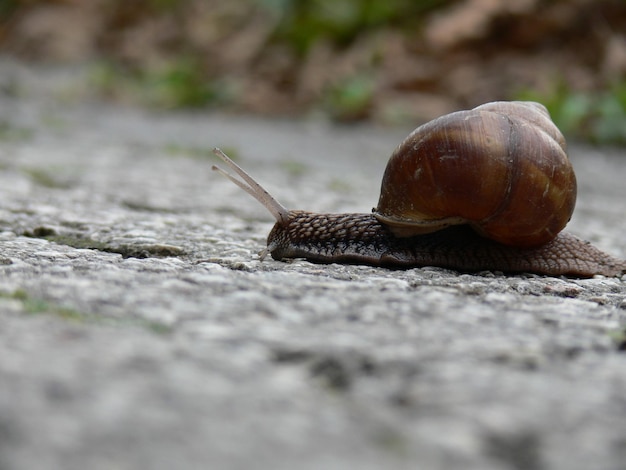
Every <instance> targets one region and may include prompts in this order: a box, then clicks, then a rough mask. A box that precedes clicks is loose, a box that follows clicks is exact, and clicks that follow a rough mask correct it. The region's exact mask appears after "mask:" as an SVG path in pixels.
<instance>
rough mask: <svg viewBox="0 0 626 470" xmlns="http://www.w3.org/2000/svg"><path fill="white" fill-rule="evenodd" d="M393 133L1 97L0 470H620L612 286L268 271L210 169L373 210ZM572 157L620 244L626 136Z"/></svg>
mask: <svg viewBox="0 0 626 470" xmlns="http://www.w3.org/2000/svg"><path fill="white" fill-rule="evenodd" d="M0 78H1V77H0ZM408 131H409V129H406V130H398V129H384V128H376V127H368V126H357V127H346V128H341V127H335V126H331V125H327V124H323V123H320V122H318V121H307V120H303V121H300V122H293V121H292V122H287V121H267V120H265V121H261V120H252V119H247V118H243V117H237V116H228V115H215V114H205V113H195V114H184V113H161V114H156V113H146V112H141V111H137V110H129V109H123V108H111V107H107V106H104V105H102V104H84V103H83V104H66V105H63V106H60V105H59V104H58V102H51V101H49V100H45V99H43V98H42V97H40V96H39V95H37V94H36V93H32V94H28V93H23V94H20V93H18V94H17V96H9V95H8V94H5V95H4V96H2V97H1V98H0V197H1V199H0V279H1V282H0V469H2V470H13V469H26V468H28V469H32V470H39V469H46V470H47V469H59V470H60V469H64V470H73V469H76V470H78V469H86V468H88V469H95V470H100V469H102V470H104V469H118V470H131V469H137V468H150V469H164V470H165V469H171V468H180V469H207V468H215V469H218V468H223V469H226V468H228V469H250V468H255V469H257V468H263V469H279V470H281V469H285V470H287V469H294V468H298V469H346V468H359V469H381V468H394V469H395V468H398V469H403V468H406V469H416V468H420V469H435V470H437V469H441V470H444V469H445V470H450V469H452V470H454V469H463V470H467V469H476V470H479V469H480V470H505V469H507V470H508V469H524V470H542V469H568V470H575V469H580V470H588V469H595V470H618V469H623V468H624V465H625V464H624V462H626V355H625V354H624V352H623V350H624V349H626V280H625V279H616V278H602V277H596V278H592V279H587V280H577V279H565V278H553V277H541V276H535V275H518V276H512V277H507V276H503V275H502V274H501V273H492V272H482V273H478V274H475V275H469V274H459V273H457V272H454V271H449V270H445V269H440V268H431V267H426V268H421V269H410V270H406V271H391V270H386V269H380V268H372V267H363V266H341V265H327V266H325V265H314V264H310V263H308V262H305V261H302V260H296V261H293V262H290V263H282V262H277V261H273V260H270V259H267V260H265V261H264V262H260V261H259V259H258V255H257V253H258V252H259V251H260V250H261V249H262V248H263V247H264V242H265V237H266V235H267V233H268V232H269V230H270V228H271V226H272V223H273V221H272V219H271V216H270V215H269V214H267V213H266V212H265V210H264V209H263V208H262V207H261V206H259V205H258V203H257V202H256V201H254V200H253V199H252V198H250V196H248V195H247V194H245V193H244V192H243V191H241V190H240V189H238V188H237V187H235V186H234V185H232V184H231V183H230V182H229V181H227V180H226V179H225V178H222V177H221V176H220V175H218V174H216V173H214V172H212V171H211V164H213V163H216V159H215V157H213V156H212V155H211V153H210V150H211V148H212V147H214V146H220V147H222V148H224V149H225V150H226V151H229V152H230V153H231V154H232V155H234V156H236V157H237V160H238V161H239V162H240V163H241V164H242V165H243V166H244V167H245V168H247V169H248V170H249V171H250V173H251V174H253V175H254V176H255V177H256V178H257V179H258V180H259V181H260V182H261V183H263V184H264V185H265V186H266V187H267V189H268V190H270V191H271V192H272V193H273V194H274V195H275V196H276V197H277V198H278V199H279V200H280V201H281V202H282V203H283V204H285V205H286V206H288V207H290V208H300V209H308V210H318V211H327V212H339V211H364V212H367V211H369V210H370V209H371V207H372V206H373V205H375V204H376V201H377V198H378V191H379V184H380V177H381V175H382V170H383V168H384V166H385V163H386V159H387V158H388V156H389V155H390V154H391V152H392V150H393V149H394V148H395V146H396V145H397V144H398V143H399V142H400V141H401V140H402V138H403V136H404V135H406V134H407V133H408ZM571 158H572V160H573V163H574V166H575V168H576V171H577V175H578V179H579V198H578V206H577V209H576V212H575V215H574V218H573V220H572V221H571V223H570V225H569V226H568V230H570V231H572V232H573V233H575V234H577V235H579V236H581V237H584V238H586V239H588V240H590V241H592V242H593V243H594V244H596V245H598V246H599V247H601V248H602V249H604V250H606V251H608V252H610V253H612V254H614V255H616V256H620V257H622V258H623V257H626V237H624V233H626V221H625V217H624V214H626V184H625V183H624V179H625V177H626V152H625V151H624V150H610V149H597V148H589V147H584V146H580V145H576V144H571Z"/></svg>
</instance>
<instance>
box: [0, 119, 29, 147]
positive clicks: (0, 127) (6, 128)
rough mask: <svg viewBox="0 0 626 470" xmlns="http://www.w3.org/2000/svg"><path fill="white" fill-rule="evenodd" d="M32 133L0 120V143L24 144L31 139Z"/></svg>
mask: <svg viewBox="0 0 626 470" xmlns="http://www.w3.org/2000/svg"><path fill="white" fill-rule="evenodd" d="M33 135H34V131H33V130H32V129H28V128H26V127H19V126H16V125H15V124H13V123H11V122H9V121H6V120H0V141H5V142H24V141H27V140H30V139H32V137H33Z"/></svg>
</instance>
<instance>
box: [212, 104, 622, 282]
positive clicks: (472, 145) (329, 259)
mask: <svg viewBox="0 0 626 470" xmlns="http://www.w3.org/2000/svg"><path fill="white" fill-rule="evenodd" d="M214 152H215V153H216V155H218V156H219V157H220V158H221V159H222V160H223V161H224V162H225V163H227V164H228V166H229V167H230V168H231V169H233V171H234V172H235V173H237V174H238V175H239V176H240V177H241V178H242V180H239V179H237V178H236V177H234V176H232V175H231V174H229V173H227V172H225V171H223V170H221V169H220V168H218V167H216V166H213V169H214V170H217V171H220V172H221V173H223V174H224V175H225V176H227V177H228V178H229V179H231V180H232V181H233V182H234V183H235V184H237V185H238V186H240V187H241V188H242V189H244V190H245V191H247V192H248V193H250V194H251V195H252V196H254V197H255V198H256V199H257V200H259V202H261V203H262V204H263V205H264V206H265V207H266V208H267V209H268V210H269V211H270V212H271V213H272V215H273V216H274V217H275V219H276V224H275V225H274V227H273V228H272V230H271V232H270V234H269V236H268V239H267V248H266V249H265V250H264V251H263V252H262V253H261V259H263V258H264V257H265V256H267V254H271V256H272V258H274V259H276V260H283V259H287V258H306V259H308V260H310V261H313V262H319V263H351V264H366V265H373V266H384V267H390V268H411V267H420V266H440V267H445V268H451V269H456V270H459V271H466V272H469V271H483V270H492V271H503V272H508V273H516V272H517V273H518V272H533V273H538V274H546V275H568V276H575V277H590V276H593V275H595V274H601V275H605V276H618V275H621V274H623V273H624V272H626V261H623V260H620V259H617V258H614V257H612V256H610V255H608V254H606V253H604V252H602V251H600V250H599V249H597V248H595V247H593V246H592V245H591V244H589V243H588V242H586V241H583V240H581V239H579V238H577V237H575V236H573V235H571V234H567V233H565V232H562V231H561V230H562V229H563V227H565V225H566V224H567V222H568V221H569V219H570V217H571V214H572V212H573V210H574V205H575V200H576V178H575V175H574V171H573V169H572V166H571V164H570V162H569V160H568V158H567V154H566V150H565V139H564V138H563V136H562V135H561V133H560V132H559V130H558V128H557V127H556V126H555V125H554V124H553V123H552V121H551V120H550V118H549V115H548V113H547V111H546V109H545V108H544V107H543V106H542V105H540V104H538V103H530V102H495V103H488V104H486V105H482V106H479V107H477V108H474V109H473V110H469V111H459V112H457V113H452V114H449V115H446V116H442V117H441V118H438V119H435V120H433V121H431V122H429V123H426V124H425V125H423V126H420V127H418V128H417V129H416V130H415V131H413V132H412V133H411V134H410V135H409V136H408V137H407V138H406V139H405V140H404V141H403V142H402V143H401V144H400V145H399V146H398V147H397V149H396V150H395V151H394V152H393V154H392V156H391V158H390V160H389V163H388V165H387V168H386V170H385V174H384V176H383V181H382V188H381V195H380V199H379V201H378V205H377V207H376V208H375V209H374V210H373V212H372V213H368V214H366V213H364V214H318V213H313V212H305V211H297V210H287V209H285V208H284V207H283V206H282V205H281V204H280V203H278V202H277V201H276V200H275V199H274V198H273V197H272V196H271V195H270V194H269V193H268V192H267V191H265V190H264V189H263V188H262V187H261V186H260V185H259V184H258V183H257V182H256V181H254V179H252V178H251V177H250V176H249V175H248V174H247V173H246V172H245V171H244V170H242V169H241V168H240V167H239V166H238V165H237V164H235V163H234V162H232V160H230V159H229V158H228V157H227V156H226V155H224V154H223V153H222V152H221V151H220V150H219V149H215V150H214Z"/></svg>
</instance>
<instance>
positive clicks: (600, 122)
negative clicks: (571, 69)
mask: <svg viewBox="0 0 626 470" xmlns="http://www.w3.org/2000/svg"><path fill="white" fill-rule="evenodd" d="M517 98H518V99H525V100H533V101H539V102H540V103H543V104H544V105H545V106H546V107H547V108H548V111H549V112H550V115H551V116H552V119H553V120H554V122H555V123H556V125H557V126H558V127H559V128H560V129H561V131H562V132H563V133H564V134H566V135H567V136H569V137H573V138H576V139H579V140H586V141H590V142H593V143H597V144H616V145H625V144H626V82H621V83H617V84H615V85H613V86H612V87H611V88H609V89H608V90H603V91H598V92H587V93H585V92H577V91H573V90H571V89H569V88H568V87H567V86H565V85H563V84H559V85H557V86H555V87H554V90H553V91H552V92H550V93H537V92H534V91H525V92H522V93H520V94H519V95H518V97H517Z"/></svg>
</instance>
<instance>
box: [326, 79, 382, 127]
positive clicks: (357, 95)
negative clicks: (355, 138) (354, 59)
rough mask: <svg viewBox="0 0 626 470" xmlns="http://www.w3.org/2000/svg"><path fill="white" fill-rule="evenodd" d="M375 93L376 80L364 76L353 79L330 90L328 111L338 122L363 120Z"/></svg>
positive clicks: (327, 96) (327, 100) (327, 103)
mask: <svg viewBox="0 0 626 470" xmlns="http://www.w3.org/2000/svg"><path fill="white" fill-rule="evenodd" d="M374 91H375V83H374V80H372V79H370V78H369V77H366V76H363V75H357V76H354V77H351V78H349V79H347V80H344V81H342V82H341V83H338V84H336V85H335V86H334V87H332V88H331V89H330V90H328V93H327V94H326V99H325V105H326V109H327V110H328V113H329V114H330V115H331V116H332V117H333V118H334V119H336V120H338V121H353V120H355V119H360V118H363V117H365V116H367V113H368V111H369V109H370V108H371V106H372V102H373V99H374Z"/></svg>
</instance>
